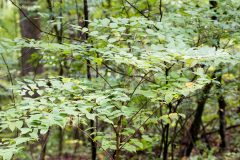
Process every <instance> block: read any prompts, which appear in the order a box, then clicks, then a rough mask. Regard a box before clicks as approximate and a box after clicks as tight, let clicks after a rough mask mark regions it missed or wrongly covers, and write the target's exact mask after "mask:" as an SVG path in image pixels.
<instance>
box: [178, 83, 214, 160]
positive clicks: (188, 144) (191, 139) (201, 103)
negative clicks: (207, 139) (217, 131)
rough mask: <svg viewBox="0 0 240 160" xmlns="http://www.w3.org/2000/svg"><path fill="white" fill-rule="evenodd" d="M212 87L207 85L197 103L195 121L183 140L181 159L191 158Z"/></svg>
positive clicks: (210, 84)
mask: <svg viewBox="0 0 240 160" xmlns="http://www.w3.org/2000/svg"><path fill="white" fill-rule="evenodd" d="M212 86H213V84H212V83H209V84H207V85H205V87H204V88H203V90H202V95H201V96H200V97H199V99H198V101H197V109H196V113H195V116H194V120H193V122H192V124H191V126H190V128H189V130H188V131H187V133H186V134H185V136H184V137H183V140H182V146H181V149H180V153H179V156H180V157H189V156H190V154H191V152H192V149H193V146H194V144H195V142H196V140H197V136H198V133H199V131H200V127H201V123H202V114H203V111H204V107H205V104H206V101H207V98H208V94H209V92H210V90H211V88H212Z"/></svg>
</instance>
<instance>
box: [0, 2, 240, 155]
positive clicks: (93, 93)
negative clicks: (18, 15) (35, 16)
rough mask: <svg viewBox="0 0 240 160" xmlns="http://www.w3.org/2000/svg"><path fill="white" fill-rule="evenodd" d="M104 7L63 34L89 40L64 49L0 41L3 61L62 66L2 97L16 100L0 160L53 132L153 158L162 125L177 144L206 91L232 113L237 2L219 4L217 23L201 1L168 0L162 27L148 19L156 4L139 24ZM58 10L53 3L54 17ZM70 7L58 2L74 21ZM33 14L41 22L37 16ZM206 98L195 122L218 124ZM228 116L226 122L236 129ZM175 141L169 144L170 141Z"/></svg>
mask: <svg viewBox="0 0 240 160" xmlns="http://www.w3.org/2000/svg"><path fill="white" fill-rule="evenodd" d="M110 2H111V5H113V6H114V5H116V8H117V9H118V8H121V7H122V6H120V5H119V4H117V2H118V1H114V0H113V1H110ZM107 3H108V1H99V2H95V1H91V2H90V10H93V9H96V8H97V7H99V9H98V10H97V11H96V13H93V14H92V15H91V16H92V17H94V18H92V19H93V20H91V21H90V25H89V28H86V27H82V26H79V25H78V24H77V23H76V24H71V31H72V32H74V33H81V34H88V35H89V38H88V39H87V40H79V41H76V42H72V41H71V40H69V39H67V40H65V41H64V43H62V44H59V43H57V42H55V41H52V42H51V43H49V42H48V41H47V40H46V37H44V38H42V40H39V41H35V40H31V39H21V38H15V39H14V40H8V39H4V40H2V41H1V44H2V45H1V48H0V54H4V56H5V55H6V53H16V52H19V51H20V50H21V49H22V48H23V47H28V48H37V49H38V50H39V53H40V54H39V55H40V57H41V62H40V63H42V64H44V65H45V68H46V70H47V71H48V70H51V69H52V68H57V67H58V66H59V62H60V64H63V63H64V65H65V66H67V67H66V68H67V69H66V70H67V71H66V72H67V73H65V75H63V76H58V75H57V74H56V72H55V71H52V72H50V73H51V76H48V75H44V76H45V77H44V76H42V77H41V76H39V77H37V78H36V77H35V76H34V78H33V80H31V79H30V78H29V77H27V78H26V79H18V80H17V84H16V85H15V86H14V92H12V93H10V94H14V95H15V101H14V103H12V104H9V105H8V106H6V107H5V108H2V110H1V111H0V119H1V122H0V133H1V134H2V133H3V134H7V133H10V134H11V135H13V136H8V137H7V138H3V139H2V140H1V144H0V146H1V148H0V155H1V156H2V157H3V159H11V158H12V157H13V156H14V155H16V154H17V153H20V152H25V151H26V150H27V147H26V143H36V142H37V141H40V140H41V137H42V136H43V135H46V134H47V133H48V132H49V131H51V130H54V128H56V127H60V128H62V129H63V130H64V129H66V128H75V129H77V130H78V131H81V132H83V133H85V134H86V135H90V136H91V135H95V137H94V141H95V142H97V145H98V149H99V150H100V151H103V152H106V153H109V152H114V151H115V150H116V149H118V148H120V149H121V150H123V151H124V153H135V154H136V153H137V152H139V151H146V153H149V155H153V152H154V151H155V148H157V147H158V146H159V145H160V141H162V139H161V136H160V131H163V130H162V129H159V128H160V126H169V127H170V131H171V133H170V134H171V136H175V135H174V133H176V130H178V129H180V131H181V129H182V126H180V124H182V122H183V121H186V122H187V121H188V118H189V117H191V115H190V111H192V110H194V109H195V104H196V100H197V98H198V96H199V94H202V93H201V91H202V89H203V88H204V87H205V86H206V85H207V84H210V83H212V84H214V85H215V86H219V85H222V86H223V87H222V90H223V91H219V88H218V87H215V88H214V89H213V90H214V91H213V93H215V92H216V93H221V94H223V95H225V94H227V95H228V97H227V101H228V102H229V103H231V105H230V106H237V105H239V101H235V100H234V99H236V98H238V97H237V96H238V95H239V77H237V74H239V73H238V72H239V71H238V69H239V62H240V52H239V33H238V32H237V30H239V21H238V20H239V14H238V9H235V8H234V9H229V8H231V6H233V5H234V4H235V3H236V2H235V1H228V2H222V3H221V5H220V6H219V11H218V13H217V14H218V17H220V18H219V20H218V21H213V20H211V18H210V17H211V16H212V15H213V14H216V13H215V12H213V11H211V10H209V6H208V2H207V1H203V2H202V3H201V4H197V2H195V1H191V2H190V1H184V2H183V3H184V4H181V3H180V1H176V2H175V1H174V2H173V1H166V2H165V8H164V18H163V21H162V22H159V21H156V20H155V19H157V18H156V17H157V16H156V15H157V14H158V12H157V11H158V10H157V9H156V8H154V7H155V6H154V4H155V3H157V2H156V1H155V0H150V1H149V5H150V6H152V7H153V8H154V9H153V11H152V12H150V11H148V10H147V11H146V12H144V13H146V14H147V13H148V12H149V13H148V14H149V16H150V17H151V16H152V17H153V18H152V20H150V18H149V19H147V18H144V17H140V15H139V13H135V10H134V9H132V8H131V6H123V7H122V8H123V10H125V12H127V13H126V14H124V15H125V16H120V17H119V16H116V15H118V13H119V12H120V11H119V10H117V9H116V10H115V12H113V13H112V14H110V13H108V14H110V15H108V16H106V15H105V14H106V13H104V10H106V8H108V7H109V6H108V5H109V4H108V5H107ZM119 3H120V2H119ZM98 4H103V5H101V6H98ZM227 4H228V5H227ZM45 5H46V4H45ZM196 5H199V6H198V7H197V6H196ZM225 5H226V6H225ZM136 6H137V7H138V8H139V9H140V10H144V9H145V7H146V6H145V2H144V1H139V2H137V3H136ZM60 7H61V6H60V4H58V3H57V4H56V8H55V10H57V9H59V8H60ZM74 7H75V4H72V2H65V4H64V10H69V15H70V18H71V15H72V14H76V13H75V12H76V10H75V9H74ZM81 7H82V6H81ZM101 8H102V9H104V10H103V13H101V12H102V10H101ZM127 8H130V9H127ZM55 10H54V11H55ZM109 10H112V8H110V9H109ZM165 12H166V13H165ZM226 12H227V13H226ZM121 14H123V13H122V12H121ZM41 16H42V18H44V13H42V14H41ZM47 17H48V14H47ZM95 17H96V18H95ZM99 17H101V18H99ZM103 17H104V18H103ZM105 17H108V18H105ZM125 17H127V18H125ZM60 18H61V17H60ZM0 20H1V19H0ZM63 20H64V21H66V22H67V21H68V19H64V18H63ZM0 22H1V21H0ZM44 22H45V21H44ZM59 22H60V21H58V20H56V22H51V25H52V26H54V25H56V24H58V23H59ZM45 23H47V22H45ZM0 24H1V23H0ZM0 29H1V28H0ZM0 32H1V30H0ZM68 32H70V31H69V30H67V33H68ZM8 38H9V37H8ZM39 55H38V56H39ZM33 58H34V57H33ZM86 60H90V62H91V66H90V68H91V71H92V73H94V74H92V76H95V74H96V78H95V77H92V79H91V80H89V79H87V78H86V76H84V75H86V72H87V71H86V69H85V61H86ZM0 62H1V63H0V65H1V67H2V66H4V63H3V62H2V61H0ZM15 63H16V62H15ZM219 70H221V73H219V74H220V75H222V76H223V80H222V81H223V82H219V81H218V80H217V78H216V77H217V76H218V75H217V76H212V75H215V74H218V72H219ZM95 72H96V73H95ZM0 73H1V72H0ZM46 74H48V73H46ZM238 76H239V75H238ZM46 77H47V78H46ZM229 81H231V82H229ZM230 94H231V95H230ZM214 95H215V94H214ZM214 95H210V97H211V99H210V100H209V102H208V105H207V108H206V112H208V113H207V114H205V115H203V122H206V123H207V122H209V121H211V120H212V119H214V118H216V112H214V113H211V111H212V110H213V109H214V106H216V105H215V104H216V103H217V102H216V97H214ZM207 96H208V95H207ZM214 98H215V99H214ZM211 104H213V105H211ZM179 105H180V106H179ZM236 116H237V115H235V118H234V117H230V118H229V119H228V121H229V122H228V123H230V124H231V123H233V124H235V122H236V121H237V119H238V118H236ZM89 121H94V122H97V123H98V124H101V125H102V126H104V127H103V128H104V129H99V130H95V128H91V127H89ZM82 127H83V128H84V130H83V129H82ZM119 135H120V137H121V138H120V139H121V142H120V144H118V140H117V139H118V137H119ZM68 138H69V137H68ZM88 138H89V136H88ZM175 138H176V137H170V138H169V139H170V140H171V142H172V140H175ZM177 140H178V141H180V140H179V139H177ZM73 143H74V142H73ZM169 143H170V142H169ZM106 156H107V155H106ZM211 156H212V155H210V156H209V157H211ZM150 157H151V156H150ZM152 157H154V155H153V156H152ZM155 158H156V157H155ZM192 159H198V157H193V158H192Z"/></svg>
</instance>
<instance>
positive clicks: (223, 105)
mask: <svg viewBox="0 0 240 160" xmlns="http://www.w3.org/2000/svg"><path fill="white" fill-rule="evenodd" d="M218 81H219V83H220V85H219V86H218V90H219V94H218V106H219V109H218V115H219V135H220V137H221V144H220V148H221V150H222V151H224V150H225V149H226V146H227V142H226V134H225V133H226V120H225V110H226V106H227V103H226V101H225V99H224V97H223V94H222V93H221V89H222V85H221V81H222V73H221V75H220V76H219V77H218Z"/></svg>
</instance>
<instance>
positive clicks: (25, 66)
mask: <svg viewBox="0 0 240 160" xmlns="http://www.w3.org/2000/svg"><path fill="white" fill-rule="evenodd" d="M35 3H37V0H19V4H20V5H21V10H22V12H24V13H25V15H27V17H28V18H29V19H30V20H31V21H30V20H29V19H28V18H26V16H25V15H24V14H23V13H22V12H20V30H21V35H22V38H25V39H34V40H39V39H40V37H41V31H40V30H39V29H38V28H40V16H39V15H38V13H37V10H34V11H32V10H31V11H30V10H29V8H30V7H32V6H34V5H35ZM33 23H34V24H35V25H36V26H37V27H38V28H37V27H36V26H34V25H33ZM36 52H37V49H35V48H27V47H24V48H22V50H21V75H22V76H25V75H27V74H29V72H34V73H35V74H39V73H42V72H43V65H42V64H41V63H40V59H41V58H40V57H41V56H40V55H39V54H37V58H35V59H34V60H33V59H32V55H33V54H34V53H36Z"/></svg>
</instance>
